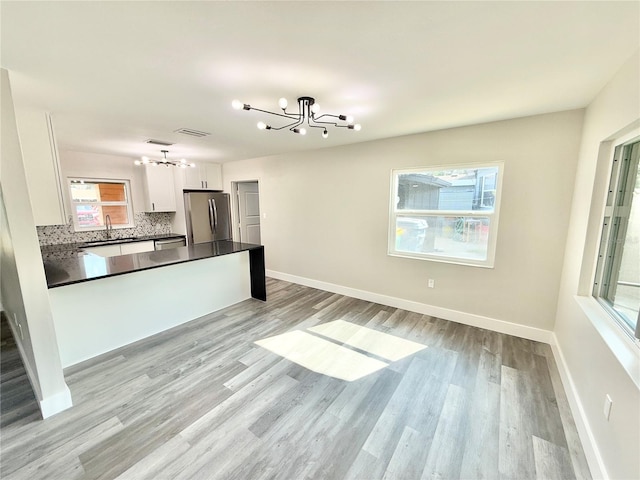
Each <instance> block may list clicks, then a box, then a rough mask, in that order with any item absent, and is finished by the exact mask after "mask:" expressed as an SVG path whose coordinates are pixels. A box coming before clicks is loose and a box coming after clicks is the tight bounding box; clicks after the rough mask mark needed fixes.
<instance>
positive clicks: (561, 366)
mask: <svg viewBox="0 0 640 480" xmlns="http://www.w3.org/2000/svg"><path fill="white" fill-rule="evenodd" d="M551 351H552V352H553V356H554V358H555V360H556V365H557V366H558V372H559V373H560V380H562V386H563V387H564V391H565V393H566V394H567V400H568V402H569V407H570V408H571V414H572V415H573V421H574V422H575V424H576V429H577V430H578V436H579V437H580V442H581V443H582V448H584V454H585V456H586V457H587V463H588V464H589V469H590V470H591V477H592V478H609V475H608V474H607V469H606V467H605V465H604V461H603V460H602V456H601V455H600V451H599V450H598V447H597V446H596V441H595V436H594V434H593V431H592V430H591V428H590V427H589V422H588V421H587V415H586V414H585V411H584V407H583V406H582V402H581V401H580V396H579V395H578V391H577V390H576V386H575V383H574V382H573V377H572V376H571V372H570V371H569V368H568V366H567V362H566V361H565V358H564V354H563V353H562V349H561V348H560V345H558V341H557V338H556V335H555V333H552V334H551Z"/></svg>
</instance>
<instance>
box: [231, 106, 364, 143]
mask: <svg viewBox="0 0 640 480" xmlns="http://www.w3.org/2000/svg"><path fill="white" fill-rule="evenodd" d="M278 104H279V105H280V108H281V109H282V113H276V112H270V111H268V110H261V109H259V108H255V107H252V106H251V105H248V104H246V103H242V102H241V101H240V100H234V101H233V102H232V103H231V106H232V107H233V108H234V109H236V110H255V111H257V112H262V113H268V114H269V115H275V116H278V117H283V118H287V119H289V120H293V122H291V123H288V124H286V125H283V126H281V127H274V126H272V125H269V124H266V123H264V122H262V121H260V122H258V129H260V130H283V129H285V128H288V129H289V130H291V131H292V132H293V133H297V134H299V135H306V134H307V129H306V127H305V125H306V126H307V127H310V128H320V129H322V138H327V137H329V131H328V130H327V127H328V126H333V127H338V128H346V129H348V130H355V131H360V129H361V128H362V127H361V126H360V124H359V123H356V124H354V123H353V117H352V116H351V115H332V114H330V113H323V114H322V115H318V112H319V111H320V105H318V104H317V103H316V100H315V98H313V97H300V98H298V112H297V113H292V112H287V105H288V102H287V99H286V98H281V99H280V101H279V102H278Z"/></svg>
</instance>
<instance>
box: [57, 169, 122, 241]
mask: <svg viewBox="0 0 640 480" xmlns="http://www.w3.org/2000/svg"><path fill="white" fill-rule="evenodd" d="M130 192H131V188H130V185H129V181H128V180H100V179H89V178H70V179H69V198H70V200H71V210H72V217H73V225H74V228H75V230H76V231H77V232H78V231H89V230H102V229H104V228H106V224H107V216H108V217H109V220H110V222H111V226H112V227H113V228H128V227H133V226H134V224H133V209H132V206H131V193H130Z"/></svg>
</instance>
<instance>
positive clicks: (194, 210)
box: [184, 190, 231, 245]
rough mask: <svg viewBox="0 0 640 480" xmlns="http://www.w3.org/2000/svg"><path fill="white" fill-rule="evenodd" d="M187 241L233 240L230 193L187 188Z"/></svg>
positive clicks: (185, 201)
mask: <svg viewBox="0 0 640 480" xmlns="http://www.w3.org/2000/svg"><path fill="white" fill-rule="evenodd" d="M184 209H185V217H186V221H187V243H188V244H189V245H193V244H196V243H205V242H213V241H215V240H231V202H230V197H229V194H228V193H222V192H210V191H197V190H185V192H184Z"/></svg>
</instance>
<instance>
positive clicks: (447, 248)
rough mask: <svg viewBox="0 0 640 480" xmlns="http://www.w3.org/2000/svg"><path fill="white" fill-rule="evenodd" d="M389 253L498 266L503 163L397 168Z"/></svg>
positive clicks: (393, 181)
mask: <svg viewBox="0 0 640 480" xmlns="http://www.w3.org/2000/svg"><path fill="white" fill-rule="evenodd" d="M391 181H392V192H391V218H390V227H389V255H395V256H402V257H411V258H419V259H424V260H435V261H441V262H450V263H459V264H464V265H473V266H481V267H493V262H494V258H495V245H496V235H497V229H498V212H499V200H500V188H501V183H502V164H501V163H490V164H481V165H477V164H475V165H460V166H440V167H424V168H414V169H407V170H393V171H392V180H391Z"/></svg>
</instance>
